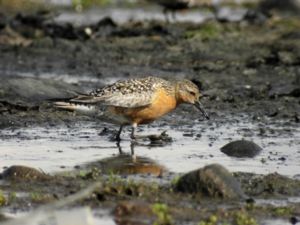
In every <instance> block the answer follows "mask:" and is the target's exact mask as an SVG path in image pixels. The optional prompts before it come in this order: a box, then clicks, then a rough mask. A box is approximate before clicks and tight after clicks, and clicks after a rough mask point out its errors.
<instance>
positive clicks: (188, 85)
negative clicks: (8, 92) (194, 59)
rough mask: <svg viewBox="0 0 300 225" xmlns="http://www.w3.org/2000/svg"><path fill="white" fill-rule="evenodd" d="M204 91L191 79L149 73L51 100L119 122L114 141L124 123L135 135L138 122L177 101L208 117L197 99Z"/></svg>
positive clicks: (152, 117)
mask: <svg viewBox="0 0 300 225" xmlns="http://www.w3.org/2000/svg"><path fill="white" fill-rule="evenodd" d="M202 96H203V95H202V94H201V93H200V91H199V88H198V86H197V85H196V84H195V83H193V82H192V81H190V80H187V79H182V80H172V81H169V80H166V79H163V78H160V77H155V76H148V77H143V78H132V79H128V80H119V81H117V82H115V83H113V84H111V85H107V86H105V87H103V88H97V89H95V90H93V91H91V92H90V93H88V94H79V95H77V96H74V97H72V98H69V99H64V100H59V101H55V102H54V106H55V107H56V108H59V109H64V110H71V111H77V112H80V113H83V114H87V115H92V116H96V117H99V118H101V119H103V120H104V121H105V122H110V123H113V124H117V125H119V126H120V128H119V130H118V132H117V135H116V137H115V139H116V141H118V142H119V141H120V140H121V138H120V135H121V132H122V129H123V127H124V126H127V125H131V126H132V130H131V135H130V137H131V139H133V140H135V139H137V136H136V135H135V130H136V128H137V126H138V125H140V124H148V123H151V122H153V121H155V120H156V119H158V118H160V117H162V116H163V115H165V114H167V113H169V112H171V111H173V110H174V109H175V108H176V107H177V106H178V105H180V104H183V103H186V104H191V105H194V106H195V107H196V108H198V109H199V110H200V112H201V113H202V114H203V115H204V117H205V118H206V119H209V116H208V114H207V112H206V111H205V110H204V107H203V105H202V104H201V103H200V99H201V97H202Z"/></svg>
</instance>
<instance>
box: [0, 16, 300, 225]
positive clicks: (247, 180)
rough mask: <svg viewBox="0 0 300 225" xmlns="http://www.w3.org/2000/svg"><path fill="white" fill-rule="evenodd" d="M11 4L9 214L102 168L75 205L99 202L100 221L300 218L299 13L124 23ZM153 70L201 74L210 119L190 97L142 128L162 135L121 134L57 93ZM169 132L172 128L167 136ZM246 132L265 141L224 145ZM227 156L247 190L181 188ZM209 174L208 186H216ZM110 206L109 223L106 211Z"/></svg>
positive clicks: (3, 197)
mask: <svg viewBox="0 0 300 225" xmlns="http://www.w3.org/2000/svg"><path fill="white" fill-rule="evenodd" d="M1 17H3V18H4V19H3V20H1V21H0V52H1V53H0V54H1V55H0V77H1V82H0V128H1V129H0V139H1V144H0V149H1V152H0V156H1V159H0V166H1V168H0V170H1V171H0V172H3V171H4V172H3V173H2V175H1V180H0V206H1V208H2V210H1V211H0V219H1V220H2V219H3V220H2V221H5V220H6V219H7V217H9V216H10V215H11V214H15V213H20V212H28V211H31V210H34V209H36V208H38V207H40V206H42V205H45V204H48V203H53V202H55V201H58V200H61V199H64V198H65V197H66V196H69V195H72V194H74V193H76V192H78V191H79V190H81V189H82V188H84V187H87V186H89V185H91V184H93V183H94V182H96V181H97V182H100V183H101V184H102V186H101V188H97V189H95V190H94V191H93V192H92V194H90V195H89V196H85V197H84V198H82V199H80V200H78V201H76V202H75V203H73V204H71V205H69V206H68V207H69V208H74V207H80V206H90V207H91V209H92V210H93V213H94V216H95V217H96V218H98V219H99V224H153V223H156V224H222V223H229V224H273V223H275V222H276V221H281V222H282V223H281V224H289V223H294V224H295V221H296V222H297V221H298V220H299V217H300V206H299V202H300V200H299V197H300V189H299V187H300V183H299V177H300V174H299V169H300V164H299V162H300V155H299V154H300V152H299V146H300V128H299V123H300V33H299V30H300V20H299V18H298V17H297V16H287V17H270V18H266V19H265V20H264V21H260V22H259V23H257V22H253V21H251V20H247V19H241V20H240V21H236V22H224V23H223V22H220V21H216V20H212V19H209V20H207V21H205V22H203V23H198V22H197V23H193V22H187V21H184V22H182V21H180V22H177V23H175V22H172V23H166V22H165V21H163V20H142V21H127V22H125V23H118V22H117V20H116V21H114V19H113V18H110V17H106V18H101V19H100V20H99V21H96V22H93V23H91V22H88V23H84V22H83V23H81V24H79V25H78V24H75V23H72V21H67V19H68V16H66V17H64V18H65V19H64V20H58V19H52V18H51V16H49V15H48V14H47V13H46V12H40V13H31V14H19V15H5V14H3V15H1ZM71 18H73V17H71ZM147 75H154V76H160V77H163V78H166V79H181V78H188V79H191V80H193V81H194V82H195V83H196V84H197V85H198V86H199V88H200V90H202V92H203V94H204V97H203V99H202V104H203V105H205V108H206V110H207V111H208V112H209V113H210V117H211V120H210V121H205V119H204V118H202V117H201V115H200V114H199V113H198V112H197V111H196V110H194V109H193V108H191V107H190V106H185V105H183V106H180V107H179V108H178V109H176V111H175V112H173V113H171V114H169V115H167V116H165V117H163V118H162V119H160V120H158V121H156V122H154V123H153V124H150V125H147V126H141V127H140V128H139V130H138V132H139V133H142V134H149V133H150V134H152V133H153V134H154V135H153V136H152V137H153V140H142V141H139V142H138V143H134V144H132V143H131V142H130V139H129V130H125V131H124V132H123V133H122V136H121V137H122V139H123V140H122V142H121V143H120V145H117V144H116V143H115V142H114V141H112V137H113V136H114V135H115V133H116V130H117V129H118V128H117V127H116V126H114V125H111V124H106V123H104V122H102V121H98V120H96V119H95V118H90V117H86V116H82V115H76V114H74V113H71V112H65V111H61V110H57V109H54V108H53V107H52V105H51V102H49V99H53V98H66V97H71V96H73V95H75V94H76V93H85V92H89V91H90V90H92V89H93V88H96V87H97V88H99V87H103V86H104V85H106V84H109V83H112V82H115V81H116V80H119V79H128V78H133V77H141V76H147ZM164 131H166V132H165V133H164ZM161 133H164V134H165V135H166V136H165V137H166V139H164V140H158V139H157V137H158V136H157V134H161ZM241 139H245V140H249V141H252V142H254V144H257V145H258V146H259V148H260V149H259V152H257V153H256V152H255V154H250V156H249V154H246V155H243V156H242V157H240V155H239V154H238V157H235V156H234V155H233V156H230V155H229V156H228V155H225V154H224V153H222V152H221V150H220V149H221V147H222V146H224V145H225V144H228V143H230V142H233V141H236V140H241ZM235 151H236V149H235ZM215 163H219V164H221V165H222V166H224V167H225V168H226V169H227V170H229V172H230V173H231V172H234V173H233V177H230V179H234V182H233V183H234V184H235V182H237V183H238V185H233V188H235V186H238V190H233V192H234V191H236V192H237V193H240V192H242V193H243V196H244V195H245V196H247V197H243V198H242V199H238V200H236V199H233V200H231V199H229V200H228V199H224V198H222V196H217V197H216V196H213V197H208V196H209V195H205V194H203V192H201V191H199V193H198V192H196V193H184V192H180V191H178V190H177V189H176V188H175V187H176V185H177V184H178V182H179V180H180V177H181V176H183V175H184V174H188V173H189V172H190V171H193V170H196V169H200V168H203V167H204V166H206V165H208V164H215ZM13 165H15V166H16V165H23V166H27V167H11V166H13ZM28 167H33V168H35V169H34V170H33V171H31V170H30V168H28ZM7 168H9V170H7ZM18 170H20V171H21V172H18ZM229 172H228V171H227V172H226V173H224V174H227V173H228V174H229ZM215 173H216V174H217V175H214V173H212V174H209V176H213V179H211V180H213V181H216V180H217V181H218V182H216V183H217V185H219V186H218V188H221V189H222V187H223V186H222V185H223V184H224V182H222V181H223V180H222V179H224V180H226V179H229V178H228V177H225V178H223V177H222V176H219V175H220V174H219V175H218V172H215ZM221 174H222V173H221ZM224 176H225V175H224ZM226 176H227V175H226ZM228 176H229V175H228ZM220 177H221V178H220ZM31 178H32V179H31ZM218 179H221V182H220V181H219V180H218ZM185 182H187V183H188V182H194V181H190V180H185ZM201 182H202V181H201ZM187 185H190V184H187ZM191 185H192V186H193V185H197V184H191ZM201 185H211V184H205V182H204V184H202V183H201ZM201 185H200V186H197V187H201V190H202V191H203V190H205V188H203V187H202V186H201ZM239 185H240V186H239ZM220 186H221V187H220ZM210 187H211V186H210ZM207 190H209V189H207ZM218 190H219V189H218ZM107 217H108V218H110V219H109V221H110V222H107V221H106V222H105V223H104V222H103V221H104V219H103V218H107ZM101 219H103V221H102V222H101ZM279 223H280V222H279Z"/></svg>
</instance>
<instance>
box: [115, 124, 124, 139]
mask: <svg viewBox="0 0 300 225" xmlns="http://www.w3.org/2000/svg"><path fill="white" fill-rule="evenodd" d="M122 129H123V125H121V126H120V129H119V131H118V133H117V135H116V141H117V142H120V141H121V137H120V136H121V133H122Z"/></svg>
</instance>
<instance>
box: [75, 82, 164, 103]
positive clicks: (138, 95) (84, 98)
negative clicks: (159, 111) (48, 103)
mask: <svg viewBox="0 0 300 225" xmlns="http://www.w3.org/2000/svg"><path fill="white" fill-rule="evenodd" d="M158 84H159V82H157V78H153V77H147V78H143V79H131V80H125V81H118V82H116V83H114V84H112V85H109V86H106V87H104V88H102V89H97V90H94V91H92V92H91V93H90V94H88V95H79V96H77V97H76V98H73V99H71V100H70V101H72V102H80V103H86V104H96V103H101V104H103V105H108V106H117V107H125V108H136V107H143V106H147V105H150V104H151V102H152V101H153V99H154V97H155V96H154V95H155V90H156V89H157V88H158V86H159V85H158Z"/></svg>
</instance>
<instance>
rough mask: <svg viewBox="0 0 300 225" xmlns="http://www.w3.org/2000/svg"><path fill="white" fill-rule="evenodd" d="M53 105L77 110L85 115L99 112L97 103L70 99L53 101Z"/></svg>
mask: <svg viewBox="0 0 300 225" xmlns="http://www.w3.org/2000/svg"><path fill="white" fill-rule="evenodd" d="M53 106H54V107H55V108H58V109H64V110H68V111H76V112H79V113H81V114H85V115H94V114H95V113H97V110H96V105H95V104H87V103H86V104H85V103H77V102H70V100H69V99H67V100H63V101H56V102H53Z"/></svg>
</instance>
